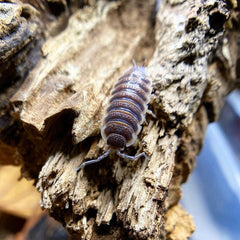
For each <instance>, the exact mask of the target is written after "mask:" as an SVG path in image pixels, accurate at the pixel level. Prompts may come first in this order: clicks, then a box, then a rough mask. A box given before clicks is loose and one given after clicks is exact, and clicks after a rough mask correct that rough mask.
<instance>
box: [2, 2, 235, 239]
mask: <svg viewBox="0 0 240 240" xmlns="http://www.w3.org/2000/svg"><path fill="white" fill-rule="evenodd" d="M12 2H13V3H12V4H11V3H8V4H3V3H0V8H1V14H2V16H3V17H2V19H3V20H2V23H1V32H0V34H1V50H0V51H1V55H0V63H1V64H0V69H1V95H0V96H1V100H2V101H1V106H0V107H1V115H0V117H1V118H0V119H1V121H0V123H1V126H0V127H1V129H0V130H1V135H0V136H1V137H0V153H1V154H0V155H1V159H0V161H1V163H2V164H19V163H20V164H22V166H23V167H22V175H23V176H24V177H26V178H33V179H35V184H36V187H37V189H38V190H39V192H40V193H41V195H42V200H41V206H42V208H44V209H48V210H49V212H50V214H51V215H52V216H53V217H54V218H56V219H57V220H58V221H60V222H61V223H62V224H63V225H64V226H65V227H66V229H67V230H68V231H69V233H70V236H71V238H72V239H175V240H177V239H187V238H188V237H189V236H190V235H191V234H192V232H193V231H194V224H193V221H192V218H191V216H189V215H188V214H187V213H186V212H185V210H184V209H183V208H182V207H181V206H180V205H178V201H179V200H180V198H181V188H180V185H181V183H183V182H185V181H186V180H187V178H188V176H189V174H190V173H191V171H192V170H193V168H194V165H195V158H196V155H197V154H198V153H199V151H200V149H201V146H202V142H203V139H204V132H205V129H206V126H207V124H208V123H209V122H211V121H215V120H217V118H218V115H219V112H220V110H221V107H222V106H223V103H224V98H225V96H226V95H227V94H228V93H229V92H230V91H231V90H233V89H234V88H236V87H238V86H239V67H238V63H239V33H238V31H237V30H238V29H239V6H238V5H237V2H235V1H234V0H232V1H227V2H225V1H217V0H211V1H205V2H203V1H200V0H195V1H184V0H168V1H167V0H164V1H162V2H161V4H160V8H159V10H158V11H156V5H155V4H156V3H155V1H153V0H150V1H141V0H135V1H134V0H132V1H96V2H95V1H74V0H72V1H68V2H67V1H65V0H55V1H52V0H46V1H43V0H42V1H30V0H29V1H26V0H25V1H12ZM237 39H238V41H237ZM133 59H135V61H136V62H137V63H138V64H142V63H145V65H146V66H147V67H148V70H149V73H150V76H151V78H152V79H153V92H152V96H151V101H150V104H149V109H150V110H151V111H152V112H153V113H154V114H153V115H151V114H147V115H146V121H147V123H144V124H143V129H142V131H141V133H140V134H139V137H138V140H137V142H136V144H135V145H133V146H131V147H129V148H127V149H125V153H127V154H129V155H135V154H137V153H140V152H142V151H145V152H146V153H147V154H148V155H149V156H150V160H149V161H148V160H147V159H141V160H138V161H134V162H128V161H126V160H123V159H119V158H116V157H113V156H110V157H108V158H106V159H105V160H103V161H102V162H101V163H99V164H95V165H92V166H91V167H90V166H89V167H86V168H84V169H82V170H81V171H80V172H79V173H78V174H77V173H76V171H74V170H75V169H76V168H77V167H78V166H79V165H80V164H81V163H82V162H84V161H86V160H89V159H94V158H97V157H98V156H100V155H101V154H103V153H104V152H105V151H106V149H107V148H106V144H105V142H104V141H103V139H101V136H100V131H99V129H100V126H101V117H102V115H103V113H104V107H105V106H106V104H107V97H108V96H109V93H110V91H111V87H112V86H113V84H114V83H115V81H116V80H117V79H118V77H119V76H121V74H123V73H124V72H125V70H127V69H128V68H129V67H131V62H132V60H133ZM154 115H156V116H154Z"/></svg>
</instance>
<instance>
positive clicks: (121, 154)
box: [117, 151, 149, 161]
mask: <svg viewBox="0 0 240 240" xmlns="http://www.w3.org/2000/svg"><path fill="white" fill-rule="evenodd" d="M117 155H118V156H119V157H121V158H124V159H128V160H132V161H135V160H138V159H139V158H141V157H144V158H146V159H147V160H149V157H148V155H147V154H146V153H145V152H142V153H140V154H138V155H137V156H129V155H127V154H124V153H121V152H120V151H117Z"/></svg>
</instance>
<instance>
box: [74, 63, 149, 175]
mask: <svg viewBox="0 0 240 240" xmlns="http://www.w3.org/2000/svg"><path fill="white" fill-rule="evenodd" d="M146 71H147V69H146V68H145V67H144V66H137V65H136V64H135V63H134V66H133V68H131V69H130V70H128V71H127V72H125V73H124V75H123V76H122V77H120V78H119V79H118V81H117V82H116V84H115V85H114V87H113V89H112V91H111V96H110V100H109V104H108V106H107V107H106V110H105V115H104V116H103V120H102V127H101V135H102V137H103V139H104V140H105V141H106V142H107V145H108V148H109V149H108V150H107V151H106V152H105V153H104V154H103V155H102V156H100V157H99V158H97V159H94V160H90V161H87V162H84V163H83V164H81V165H80V166H79V167H78V168H77V169H76V170H77V171H78V170H80V169H81V168H82V167H84V166H86V165H88V164H92V163H95V162H99V161H101V160H102V159H103V158H105V157H106V156H108V155H109V153H110V152H111V151H115V152H116V154H117V155H118V156H120V157H123V158H127V159H131V160H135V159H138V158H140V157H141V156H145V157H147V156H146V154H145V153H144V152H143V153H140V154H139V155H137V156H129V155H126V154H123V153H121V152H120V150H123V149H124V148H125V147H128V146H130V145H132V144H133V143H134V142H135V141H136V138H137V135H138V134H139V132H140V131H141V125H142V123H143V122H144V120H145V114H146V111H147V105H148V102H149V100H150V95H151V91H152V82H151V79H150V78H148V77H147V72H146Z"/></svg>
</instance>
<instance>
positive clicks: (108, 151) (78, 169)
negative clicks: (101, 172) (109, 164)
mask: <svg viewBox="0 0 240 240" xmlns="http://www.w3.org/2000/svg"><path fill="white" fill-rule="evenodd" d="M110 151H111V149H108V150H107V151H106V152H105V153H104V154H103V155H101V156H100V157H98V158H97V159H93V160H89V161H87V162H84V163H82V164H81V165H80V166H79V167H78V168H76V169H75V171H76V172H78V171H80V169H82V168H83V167H85V166H87V165H90V164H93V163H97V162H100V161H101V160H103V159H104V158H105V157H107V156H108V155H109V153H110Z"/></svg>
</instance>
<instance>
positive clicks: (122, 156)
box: [75, 148, 149, 172]
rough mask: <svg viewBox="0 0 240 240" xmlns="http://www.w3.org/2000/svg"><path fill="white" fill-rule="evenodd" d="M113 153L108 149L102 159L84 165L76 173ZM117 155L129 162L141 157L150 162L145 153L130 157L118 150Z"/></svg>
mask: <svg viewBox="0 0 240 240" xmlns="http://www.w3.org/2000/svg"><path fill="white" fill-rule="evenodd" d="M111 151H114V150H112V149H111V148H109V149H108V150H107V151H106V152H105V153H104V154H103V155H101V156H100V157H98V158H96V159H93V160H89V161H87V162H84V163H82V164H81V165H80V166H79V167H78V168H76V169H75V171H76V172H79V171H80V170H81V169H82V168H83V167H85V166H87V165H90V164H94V163H98V162H100V161H102V160H103V159H104V158H106V157H107V156H108V155H109V154H110V153H111ZM116 154H117V155H118V156H119V157H121V158H124V159H128V160H131V161H135V160H138V159H139V158H141V157H144V158H145V159H147V160H149V157H148V156H147V154H146V153H145V152H142V153H139V154H138V155H136V156H129V155H127V154H124V153H121V152H120V150H117V151H116Z"/></svg>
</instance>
